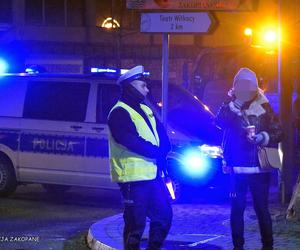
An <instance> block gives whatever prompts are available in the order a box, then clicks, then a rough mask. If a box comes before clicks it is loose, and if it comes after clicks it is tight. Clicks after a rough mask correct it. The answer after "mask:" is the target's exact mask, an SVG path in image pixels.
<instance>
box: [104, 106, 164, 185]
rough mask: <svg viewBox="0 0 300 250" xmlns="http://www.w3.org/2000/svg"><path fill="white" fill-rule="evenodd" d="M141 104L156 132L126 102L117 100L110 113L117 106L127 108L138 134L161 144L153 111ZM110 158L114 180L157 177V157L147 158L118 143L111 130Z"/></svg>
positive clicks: (138, 179) (127, 180) (136, 179)
mask: <svg viewBox="0 0 300 250" xmlns="http://www.w3.org/2000/svg"><path fill="white" fill-rule="evenodd" d="M140 105H141V109H142V110H143V111H144V112H145V113H146V115H147V117H148V119H149V121H150V124H151V126H152V128H153V132H154V133H153V132H152V130H151V129H150V128H149V126H148V125H147V123H146V121H145V119H144V118H143V117H142V116H141V115H140V114H139V113H138V112H136V111H135V110H134V109H133V108H131V107H130V106H128V105H127V104H126V103H124V102H121V101H119V102H117V104H116V105H115V106H114V107H113V108H112V109H111V111H110V113H111V112H112V111H113V110H114V109H115V108H117V107H121V108H123V109H125V110H126V111H127V112H128V113H129V115H130V118H131V120H132V122H133V123H134V125H135V127H136V130H137V132H138V134H139V135H140V136H141V137H142V138H144V139H145V140H146V141H149V142H151V143H152V144H153V145H156V146H159V137H158V133H157V130H156V121H155V118H154V116H153V112H152V110H151V109H150V108H149V107H147V106H146V105H144V104H140ZM110 113H109V115H110ZM120 126H122V121H120ZM109 158H110V174H111V179H112V181H114V182H130V181H142V180H153V179H155V177H156V173H157V166H156V159H151V158H147V157H144V156H142V155H139V154H136V153H134V152H131V151H129V150H128V149H127V148H126V147H124V146H122V145H120V144H118V143H117V142H116V141H115V140H114V138H113V137H112V135H111V132H110V131H109Z"/></svg>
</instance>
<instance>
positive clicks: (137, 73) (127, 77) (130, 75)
mask: <svg viewBox="0 0 300 250" xmlns="http://www.w3.org/2000/svg"><path fill="white" fill-rule="evenodd" d="M143 77H144V66H142V65H138V66H135V67H134V68H132V69H130V70H128V71H127V72H126V73H124V74H123V75H121V76H120V77H119V79H118V81H117V84H120V85H123V84H125V83H130V82H132V81H134V80H136V79H139V78H143Z"/></svg>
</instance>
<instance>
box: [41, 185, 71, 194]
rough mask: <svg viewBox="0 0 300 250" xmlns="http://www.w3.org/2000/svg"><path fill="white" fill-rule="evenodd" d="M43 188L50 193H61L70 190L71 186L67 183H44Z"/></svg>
mask: <svg viewBox="0 0 300 250" xmlns="http://www.w3.org/2000/svg"><path fill="white" fill-rule="evenodd" d="M43 188H44V189H45V190H46V191H47V192H49V193H54V194H60V193H64V192H66V191H68V190H69V189H70V188H71V187H70V186H66V185H54V184H43Z"/></svg>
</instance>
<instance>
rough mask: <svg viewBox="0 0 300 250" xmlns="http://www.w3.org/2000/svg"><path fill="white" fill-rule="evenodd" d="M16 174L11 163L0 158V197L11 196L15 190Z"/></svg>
mask: <svg viewBox="0 0 300 250" xmlns="http://www.w3.org/2000/svg"><path fill="white" fill-rule="evenodd" d="M17 184H18V183H17V179H16V174H15V171H14V169H13V166H12V165H11V163H10V162H9V161H8V160H6V159H4V158H0V196H1V197H5V196H8V195H10V194H12V193H13V192H14V191H15V190H16V188H17Z"/></svg>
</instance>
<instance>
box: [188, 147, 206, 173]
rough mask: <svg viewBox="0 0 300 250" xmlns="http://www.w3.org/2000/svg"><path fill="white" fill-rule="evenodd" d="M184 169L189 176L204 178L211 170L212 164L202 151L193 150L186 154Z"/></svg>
mask: <svg viewBox="0 0 300 250" xmlns="http://www.w3.org/2000/svg"><path fill="white" fill-rule="evenodd" d="M182 168H183V171H184V172H185V173H186V174H187V175H189V176H192V177H204V176H206V175H207V174H208V172H209V170H210V163H209V160H208V159H207V157H206V156H205V155H203V154H202V153H201V151H200V150H197V149H191V150H188V151H186V152H185V153H184V156H183V165H182Z"/></svg>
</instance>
